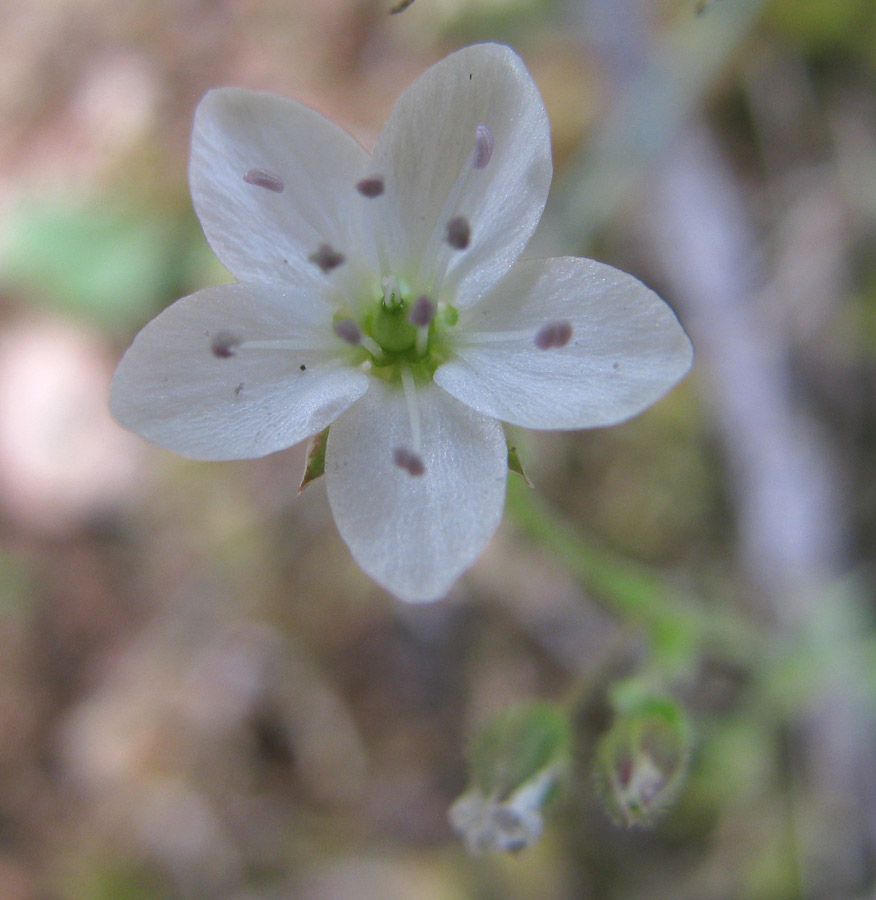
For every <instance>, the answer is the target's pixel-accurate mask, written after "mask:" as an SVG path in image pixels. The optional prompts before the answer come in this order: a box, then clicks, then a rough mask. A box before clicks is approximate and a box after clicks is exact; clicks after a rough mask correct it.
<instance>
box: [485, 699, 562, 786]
mask: <svg viewBox="0 0 876 900" xmlns="http://www.w3.org/2000/svg"><path fill="white" fill-rule="evenodd" d="M570 746H571V728H570V725H569V721H568V719H567V718H566V716H565V715H564V714H563V713H562V712H561V711H560V709H559V708H558V707H556V706H554V705H552V704H550V703H528V704H526V705H524V706H520V707H517V708H515V709H512V710H509V711H508V712H506V713H504V714H503V715H501V716H498V717H497V718H495V719H493V720H492V721H490V722H488V723H487V724H486V726H485V727H484V728H483V729H481V731H480V732H479V733H478V734H477V736H476V737H475V740H474V743H473V744H472V749H471V769H472V781H473V783H474V784H475V785H476V786H477V787H478V788H479V789H480V791H481V792H482V793H483V794H485V795H488V796H489V795H493V796H497V797H507V796H508V795H510V794H512V793H513V792H514V791H516V790H517V789H518V788H519V787H521V786H522V785H523V784H525V783H526V782H528V781H529V780H530V779H532V778H533V777H535V776H536V775H538V774H539V773H540V772H543V771H544V770H546V769H549V768H551V767H552V766H555V765H557V763H560V762H564V761H565V759H566V757H567V756H568V754H569V748H570Z"/></svg>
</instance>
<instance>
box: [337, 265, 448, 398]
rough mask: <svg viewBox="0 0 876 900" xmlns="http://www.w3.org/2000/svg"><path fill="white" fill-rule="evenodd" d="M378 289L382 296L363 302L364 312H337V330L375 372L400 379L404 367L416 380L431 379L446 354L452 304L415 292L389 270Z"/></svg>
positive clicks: (368, 367) (367, 367)
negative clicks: (352, 314)
mask: <svg viewBox="0 0 876 900" xmlns="http://www.w3.org/2000/svg"><path fill="white" fill-rule="evenodd" d="M379 291H380V293H382V296H381V297H380V298H379V299H376V300H373V301H371V303H370V304H369V303H365V304H363V308H364V310H365V312H364V313H360V314H359V315H358V316H357V317H355V318H354V317H353V316H349V315H347V314H346V313H339V314H338V315H336V316H335V326H334V328H335V334H337V335H338V336H339V337H341V338H343V339H344V340H345V341H346V342H347V343H348V344H350V345H352V346H353V347H355V348H356V350H355V357H356V358H355V362H357V363H358V364H359V365H362V366H363V367H364V368H365V369H366V370H367V371H368V372H369V373H370V374H372V375H374V376H376V377H378V378H382V379H384V380H386V381H391V382H394V383H398V382H400V381H401V380H402V370H407V371H409V372H410V373H411V375H412V377H413V379H414V381H415V382H417V383H424V382H427V381H430V380H431V379H432V375H434V373H435V370H436V369H437V368H438V366H440V365H441V363H443V362H446V361H447V360H448V359H449V358H450V341H449V333H450V330H451V329H452V328H453V326H454V325H455V324H456V322H457V320H458V318H459V317H458V314H457V312H456V309H455V308H454V307H453V306H450V305H449V304H447V303H444V302H439V303H437V304H436V303H434V302H433V301H432V300H431V299H430V298H429V297H427V296H426V295H425V294H419V295H416V296H415V295H414V292H413V291H411V289H410V288H409V287H408V286H407V285H406V284H403V283H402V284H400V283H399V282H398V281H397V280H396V279H395V278H394V277H392V276H389V277H386V278H384V279H383V280H382V282H381V284H380V286H379ZM377 293H378V291H377V290H376V291H375V294H377Z"/></svg>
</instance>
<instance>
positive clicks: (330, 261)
mask: <svg viewBox="0 0 876 900" xmlns="http://www.w3.org/2000/svg"><path fill="white" fill-rule="evenodd" d="M307 258H308V259H309V260H310V261H311V262H312V263H316V264H317V265H318V266H319V267H320V269H322V271H323V273H324V274H326V275H328V273H329V272H331V270H332V269H337V267H338V266H339V265H341V264H342V263H343V262H344V260H345V259H346V257H345V256H344V254H343V253H338V251H337V250H335V248H334V247H332V245H331V244H320V245H319V249H318V250H317V251H316V253H311V254H310V256H308V257H307Z"/></svg>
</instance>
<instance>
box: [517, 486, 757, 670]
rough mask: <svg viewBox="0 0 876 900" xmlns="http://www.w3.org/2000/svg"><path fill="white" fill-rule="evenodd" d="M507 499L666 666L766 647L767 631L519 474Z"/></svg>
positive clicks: (534, 536)
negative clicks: (697, 593) (645, 561)
mask: <svg viewBox="0 0 876 900" xmlns="http://www.w3.org/2000/svg"><path fill="white" fill-rule="evenodd" d="M507 506H508V509H509V510H510V512H511V514H512V515H513V517H514V520H515V523H516V524H517V526H518V528H519V529H520V530H521V531H522V532H523V533H524V534H526V535H527V537H529V538H530V539H531V540H533V541H534V542H535V543H536V544H538V545H539V546H541V547H542V548H543V549H544V550H546V551H547V552H548V553H550V554H551V555H552V556H553V557H554V558H555V559H556V560H557V561H558V562H560V563H562V565H563V566H564V567H565V568H566V570H567V571H568V572H569V573H570V574H571V575H572V576H573V577H574V578H575V580H576V581H578V583H579V584H580V585H581V586H582V587H583V588H585V589H586V590H587V592H588V593H590V594H592V595H593V596H594V598H595V599H596V600H597V601H599V602H600V603H602V604H603V605H604V606H605V607H606V608H608V609H609V610H610V611H611V612H613V613H614V614H615V615H616V616H617V617H618V618H619V619H621V620H622V621H623V622H625V623H629V624H632V625H635V626H637V627H640V628H644V629H645V630H646V631H647V632H648V635H649V637H650V639H651V643H652V647H653V649H654V653H655V657H657V659H658V660H660V662H661V663H662V665H661V668H668V669H670V670H672V671H677V670H680V669H684V668H686V667H687V666H689V665H690V664H691V663H692V662H694V661H695V659H696V658H697V657H698V656H699V654H700V653H701V652H702V651H703V650H705V649H710V650H712V651H717V652H720V653H722V654H725V655H727V656H729V657H730V658H731V659H734V660H738V661H739V662H745V661H750V660H751V659H752V657H753V656H754V655H755V654H757V653H758V650H759V648H760V647H761V646H762V643H763V635H762V634H759V633H758V631H757V629H756V628H755V627H753V626H752V624H751V623H749V622H747V621H746V620H744V619H742V618H741V617H740V616H738V615H736V614H735V613H734V611H733V610H732V609H731V608H730V607H729V606H724V607H721V608H720V609H718V608H715V607H714V606H711V605H710V606H706V605H705V604H704V603H703V602H702V601H701V600H699V599H696V598H693V597H691V596H688V595H687V594H686V593H685V591H684V589H682V588H680V587H678V586H676V585H674V584H672V583H671V581H670V580H669V579H668V578H667V576H665V575H663V574H661V573H660V572H658V571H656V570H654V569H651V568H649V567H647V566H645V565H642V564H641V563H637V562H634V561H632V560H629V559H625V558H623V557H622V556H620V555H618V554H616V553H613V552H612V551H610V550H608V549H606V548H605V547H602V546H598V545H597V544H596V542H594V541H593V540H592V539H590V538H588V537H587V536H585V535H584V534H583V533H582V532H581V531H580V529H578V528H577V527H576V526H575V525H574V524H572V523H571V522H569V521H567V520H565V519H563V518H562V517H561V516H559V515H557V514H556V513H555V512H554V511H553V510H551V509H550V508H549V507H548V506H547V505H546V504H545V503H543V502H542V501H541V500H539V499H538V497H537V495H536V493H535V491H533V490H532V489H531V488H528V487H527V486H526V485H525V484H524V483H523V482H522V481H520V480H519V479H511V480H510V482H509V484H508V497H507ZM655 661H656V660H655Z"/></svg>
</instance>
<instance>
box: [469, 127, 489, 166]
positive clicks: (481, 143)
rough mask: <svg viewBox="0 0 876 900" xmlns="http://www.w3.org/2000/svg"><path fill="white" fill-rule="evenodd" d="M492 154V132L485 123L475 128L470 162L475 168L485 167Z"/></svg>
mask: <svg viewBox="0 0 876 900" xmlns="http://www.w3.org/2000/svg"><path fill="white" fill-rule="evenodd" d="M492 156H493V132H492V131H490V129H489V128H487V126H486V125H478V127H477V128H475V148H474V155H473V156H472V160H471V164H472V165H473V166H474V167H475V168H476V169H486V167H487V165H488V164H489V162H490V159H491V158H492Z"/></svg>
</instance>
